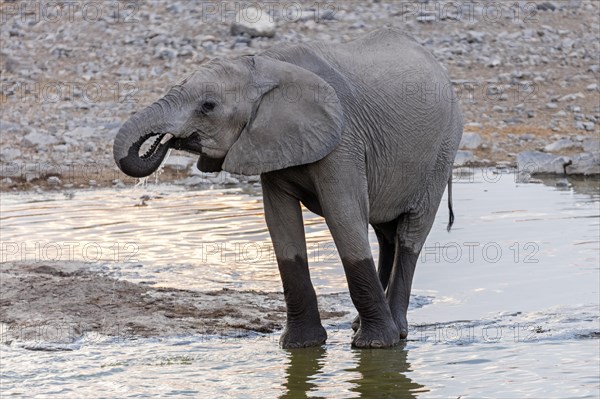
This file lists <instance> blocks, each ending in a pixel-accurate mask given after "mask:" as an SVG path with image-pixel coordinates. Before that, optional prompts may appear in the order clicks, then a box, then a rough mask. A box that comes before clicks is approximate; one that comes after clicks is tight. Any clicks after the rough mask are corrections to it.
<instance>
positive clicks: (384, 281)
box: [352, 219, 398, 331]
mask: <svg viewBox="0 0 600 399" xmlns="http://www.w3.org/2000/svg"><path fill="white" fill-rule="evenodd" d="M397 226H398V220H397V219H396V220H393V221H391V222H388V223H382V224H377V225H373V230H374V231H375V235H376V236H377V241H378V243H379V259H378V264H377V275H378V276H379V281H381V286H382V287H383V289H384V290H385V289H386V288H387V286H388V282H389V280H390V275H391V274H392V268H393V266H394V255H395V252H396V238H395V236H396V230H397ZM359 327H360V317H359V316H358V315H357V316H356V317H355V318H354V320H353V321H352V329H353V330H354V331H357V330H358V328H359Z"/></svg>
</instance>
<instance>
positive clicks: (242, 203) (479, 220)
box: [1, 170, 600, 398]
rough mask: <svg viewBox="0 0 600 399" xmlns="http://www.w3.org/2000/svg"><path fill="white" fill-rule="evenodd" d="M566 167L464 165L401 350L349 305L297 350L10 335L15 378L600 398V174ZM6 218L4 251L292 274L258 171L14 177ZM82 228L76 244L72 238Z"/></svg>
mask: <svg viewBox="0 0 600 399" xmlns="http://www.w3.org/2000/svg"><path fill="white" fill-rule="evenodd" d="M556 183H557V181H556V180H547V181H545V184H518V183H515V176H514V175H512V174H501V175H493V174H491V173H489V174H488V173H484V171H481V170H475V173H474V175H469V176H462V177H461V178H460V179H458V180H457V181H456V180H455V185H454V201H455V212H456V216H457V221H456V224H455V227H454V229H453V230H452V232H451V233H446V231H445V225H446V223H447V210H446V208H445V207H440V211H439V212H438V218H437V219H436V223H435V225H434V227H433V229H432V231H431V234H430V236H429V238H428V241H427V244H426V247H425V249H424V253H423V254H422V256H421V258H420V261H419V264H418V266H417V272H416V275H415V281H414V284H413V293H414V294H416V295H417V297H418V298H429V299H430V300H429V301H425V302H424V303H425V304H424V306H422V307H414V308H413V309H412V310H411V311H410V312H409V322H410V323H411V333H410V340H409V341H407V342H406V343H405V344H403V345H401V346H398V347H396V348H394V349H393V350H381V351H376V350H375V351H374V350H353V349H350V345H349V343H350V339H351V337H350V332H351V331H350V324H349V321H350V320H348V322H347V323H342V324H339V325H328V326H326V328H327V330H328V334H329V340H328V343H327V345H326V346H324V347H323V348H315V349H308V350H295V351H286V350H282V349H279V348H278V346H277V339H278V333H276V334H268V335H267V334H253V335H251V336H248V337H241V338H224V337H207V336H202V337H200V336H191V337H190V336H187V337H167V338H155V339H136V340H132V339H126V340H124V339H116V338H110V337H103V336H91V335H86V336H84V337H83V338H81V339H80V340H78V341H77V342H74V343H73V345H72V346H71V347H70V348H68V349H73V350H70V351H55V352H49V351H31V350H26V349H24V348H23V346H24V345H23V343H14V342H13V343H12V344H11V345H3V346H2V347H1V355H2V396H3V397H4V396H6V397H11V396H16V397H18V396H28V397H36V396H37V397H42V396H43V397H45V396H56V397H61V398H64V397H156V396H171V397H181V396H190V397H203V398H213V397H214V398H222V397H234V398H259V397H260V398H270V397H288V398H297V397H327V398H351V397H390V398H404V397H406V398H410V397H419V398H433V397H453V398H455V397H461V398H469V397H471V398H480V397H493V398H526V397H531V398H541V397H544V398H563V397H569V398H597V397H598V396H599V393H600V381H599V367H600V341H599V340H598V338H599V337H600V319H599V312H600V308H599V302H600V288H599V287H600V266H599V252H600V251H599V249H600V248H599V245H600V244H599V234H598V233H599V230H600V224H599V203H600V192H599V190H598V181H597V180H596V181H593V180H586V181H583V180H571V181H570V184H572V186H570V187H561V188H557V187H556ZM561 184H562V182H561ZM143 195H147V196H149V197H150V198H149V199H146V200H145V201H142V200H141V199H140V197H141V196H143ZM142 202H144V203H145V204H146V205H145V206H136V205H140V204H142ZM305 220H306V231H307V237H308V241H309V248H310V260H311V273H312V276H313V280H314V283H315V287H316V290H317V292H318V293H329V292H340V291H345V290H346V283H345V278H344V276H343V272H342V268H341V265H340V264H339V260H338V258H337V254H336V253H335V251H333V249H332V248H333V247H332V243H331V237H330V236H329V234H328V232H327V231H326V228H325V225H324V223H323V221H322V219H321V218H318V217H316V216H314V215H312V214H310V213H309V212H305ZM1 222H2V250H3V252H2V260H4V261H6V260H9V261H10V260H27V261H32V260H33V261H36V259H32V258H35V256H37V257H38V258H39V259H37V261H46V262H47V261H50V260H52V259H56V260H57V261H67V260H83V261H88V262H90V267H91V268H94V269H96V270H98V271H99V272H102V273H107V274H109V275H113V276H116V277H119V278H124V279H127V280H130V281H136V282H144V283H146V284H154V285H156V286H169V287H176V288H185V289H196V290H208V289H220V288H222V287H228V288H233V289H260V290H264V291H279V290H280V289H281V288H280V283H279V277H278V275H277V270H276V267H275V266H274V263H273V258H272V253H271V252H272V251H271V250H270V240H269V238H268V234H267V231H266V227H265V224H264V221H263V215H262V203H261V197H260V193H259V192H258V191H255V190H254V189H241V188H233V189H220V190H212V191H186V190H183V189H179V188H173V187H167V186H150V187H147V188H137V189H130V190H129V189H128V190H121V191H113V190H95V191H77V192H75V193H74V195H73V196H72V197H71V196H69V195H65V194H64V193H55V194H20V195H13V194H10V195H8V194H3V195H2V219H1ZM372 239H373V240H372V242H373V243H375V242H376V241H375V238H374V236H373V235H372ZM69 242H75V243H78V244H79V245H78V246H77V247H73V246H74V245H75V244H71V248H74V249H73V250H72V251H65V247H66V246H67V243H69ZM15 243H17V244H18V246H17V247H15V246H14V244H15ZM36 243H37V247H36ZM23 244H24V245H25V248H26V250H25V251H24V250H22V245H23ZM86 244H87V246H86V247H85V250H83V247H84V246H85V245H86ZM57 248H61V249H62V251H61V252H60V254H59V253H58V251H57ZM98 248H100V250H98ZM53 251H54V252H53ZM374 252H375V254H376V248H375V247H374ZM44 258H45V259H44Z"/></svg>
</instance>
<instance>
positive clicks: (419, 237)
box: [114, 28, 463, 348]
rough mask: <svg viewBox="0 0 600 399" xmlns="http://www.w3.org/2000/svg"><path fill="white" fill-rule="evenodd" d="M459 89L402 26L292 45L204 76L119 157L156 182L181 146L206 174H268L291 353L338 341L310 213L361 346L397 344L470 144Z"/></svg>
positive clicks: (268, 206) (221, 65) (129, 130)
mask: <svg viewBox="0 0 600 399" xmlns="http://www.w3.org/2000/svg"><path fill="white" fill-rule="evenodd" d="M451 92H452V88H451V87H450V80H449V78H448V76H447V74H446V72H445V70H444V69H443V68H442V67H441V66H440V64H439V63H438V62H437V61H436V60H435V59H434V58H433V56H432V55H431V54H430V53H429V52H427V51H426V50H425V49H424V48H423V47H421V46H420V45H419V44H418V43H417V42H416V41H414V40H413V39H412V38H411V37H409V36H408V35H406V34H405V33H403V32H401V31H399V30H396V29H392V28H385V29H379V30H376V31H374V32H371V33H369V34H367V35H366V36H364V37H362V38H360V39H357V40H354V41H350V42H348V43H345V44H324V43H310V44H297V45H292V44H289V45H279V46H277V47H275V48H273V49H270V50H268V51H265V52H262V53H260V54H258V55H252V56H240V57H238V58H234V59H213V60H211V61H210V62H207V63H205V64H204V65H202V66H201V68H200V69H199V70H198V71H196V72H195V73H193V74H192V75H191V76H189V77H188V78H187V79H185V80H184V81H183V82H182V83H181V84H179V85H176V86H174V87H173V88H171V89H170V91H169V92H168V93H167V94H166V95H165V96H164V97H162V98H160V99H159V100H158V101H157V102H155V103H153V104H152V105H150V106H149V107H147V108H146V109H143V110H141V111H139V112H138V113H136V114H135V115H133V116H132V117H131V118H130V119H129V120H128V121H127V122H126V123H125V124H124V125H123V126H122V128H121V129H120V131H119V133H118V135H117V137H116V138H115V142H114V158H115V161H116V163H117V164H118V166H119V168H120V169H121V170H122V171H123V172H124V173H126V174H128V175H130V176H134V177H143V176H147V175H149V174H151V173H153V172H154V171H155V170H156V169H157V168H158V167H159V166H160V164H161V162H162V161H163V159H164V157H165V155H166V154H167V151H168V149H169V148H176V149H180V150H186V151H188V152H191V153H194V154H197V155H199V160H198V167H199V169H200V170H203V171H218V170H225V171H228V172H231V173H235V174H242V175H257V174H260V176H261V184H262V187H263V200H264V208H265V219H266V223H267V226H268V229H269V233H270V235H271V239H272V242H273V246H274V250H275V255H276V257H277V263H278V266H279V272H280V275H281V280H282V283H283V291H284V297H285V302H286V305H287V323H286V327H285V329H284V331H283V333H282V336H281V340H280V343H281V346H282V347H284V348H293V347H308V346H318V345H321V344H323V343H324V342H325V340H326V338H327V334H326V332H325V329H324V328H323V326H322V324H321V319H320V316H319V311H318V307H317V297H316V295H315V290H314V288H313V286H312V283H311V279H310V275H309V269H308V261H307V249H306V242H305V237H304V226H303V220H302V213H301V205H300V204H303V205H304V206H305V207H306V208H308V209H309V210H310V211H312V212H314V213H316V214H318V215H321V216H323V217H324V218H325V221H326V223H327V226H328V227H329V229H330V231H331V234H332V236H333V239H334V242H335V245H336V247H337V249H338V252H339V254H340V257H341V261H342V264H343V267H344V271H345V274H346V278H347V281H348V286H349V290H350V296H351V298H352V302H353V303H354V305H355V307H356V309H357V310H358V315H359V319H357V320H356V321H357V322H356V323H354V328H355V329H356V332H355V334H354V336H353V339H352V344H353V346H355V347H360V348H365V347H371V348H383V347H390V346H393V345H394V344H396V343H398V342H399V340H400V339H404V338H405V337H406V336H407V334H408V322H407V319H406V312H407V307H408V302H409V297H410V290H411V284H412V279H413V274H414V270H415V265H416V262H417V258H418V256H419V253H420V251H421V247H422V246H423V243H424V241H425V238H426V237H427V235H428V233H429V230H430V228H431V226H432V224H433V220H434V217H435V214H436V212H437V209H438V206H439V204H440V201H441V198H442V195H443V192H444V190H445V187H446V185H447V184H448V183H449V182H450V178H451V173H452V172H451V169H452V163H453V160H454V157H455V154H456V150H457V148H458V145H459V142H460V139H461V136H462V127H463V122H462V116H461V111H460V107H459V104H458V102H457V101H456V98H454V97H453V96H452V95H451V94H449V93H451ZM150 140H153V141H152V143H153V144H152V145H151V146H150V148H149V150H148V151H146V152H145V153H144V154H141V155H140V147H141V146H142V144H143V143H145V142H146V141H150ZM146 145H148V144H146ZM448 188H449V194H450V193H451V186H449V187H448ZM448 198H449V200H448V207H449V210H450V222H449V224H448V229H449V228H450V226H451V225H452V222H453V219H454V216H453V213H452V203H451V195H449V196H448ZM369 224H370V225H371V226H373V229H374V231H375V233H376V235H377V239H378V242H379V248H380V251H379V253H380V255H379V260H378V263H379V264H378V269H377V270H376V269H375V265H374V262H373V257H372V254H371V248H370V245H369V239H368V226H369Z"/></svg>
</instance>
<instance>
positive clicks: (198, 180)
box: [181, 176, 213, 186]
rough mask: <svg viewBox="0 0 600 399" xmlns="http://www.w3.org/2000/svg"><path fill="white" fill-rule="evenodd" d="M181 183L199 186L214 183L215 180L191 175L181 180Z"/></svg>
mask: <svg viewBox="0 0 600 399" xmlns="http://www.w3.org/2000/svg"><path fill="white" fill-rule="evenodd" d="M181 184H184V185H186V186H199V185H206V184H213V182H212V181H210V180H208V179H206V178H204V177H200V176H190V177H188V178H187V179H183V180H182V181H181Z"/></svg>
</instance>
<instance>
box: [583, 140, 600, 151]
mask: <svg viewBox="0 0 600 399" xmlns="http://www.w3.org/2000/svg"><path fill="white" fill-rule="evenodd" d="M583 151H585V152H600V138H598V137H592V138H588V139H586V140H584V141H583Z"/></svg>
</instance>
